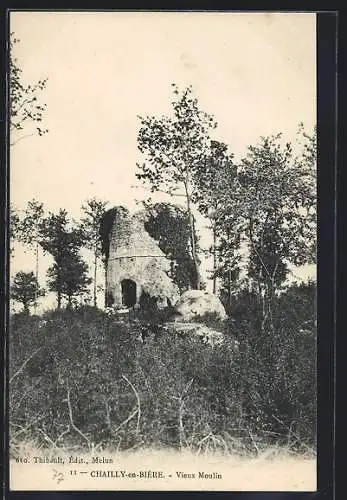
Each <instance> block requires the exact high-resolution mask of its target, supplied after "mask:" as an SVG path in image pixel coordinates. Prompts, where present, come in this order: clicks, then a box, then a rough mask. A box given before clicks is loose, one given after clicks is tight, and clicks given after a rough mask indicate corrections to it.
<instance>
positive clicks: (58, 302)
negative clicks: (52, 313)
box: [57, 290, 61, 309]
mask: <svg viewBox="0 0 347 500" xmlns="http://www.w3.org/2000/svg"><path fill="white" fill-rule="evenodd" d="M57 299H58V300H57V308H58V309H61V291H60V290H58V291H57Z"/></svg>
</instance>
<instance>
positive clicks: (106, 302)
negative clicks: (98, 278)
mask: <svg viewBox="0 0 347 500" xmlns="http://www.w3.org/2000/svg"><path fill="white" fill-rule="evenodd" d="M107 294H108V290H107V260H106V259H105V293H104V295H105V307H108V295H107Z"/></svg>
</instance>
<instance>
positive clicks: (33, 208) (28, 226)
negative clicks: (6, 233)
mask: <svg viewBox="0 0 347 500" xmlns="http://www.w3.org/2000/svg"><path fill="white" fill-rule="evenodd" d="M43 222H44V207H43V203H41V202H39V201H38V200H35V199H32V200H30V201H29V202H28V204H27V207H26V209H25V211H24V214H23V217H22V218H20V219H19V220H18V225H17V226H18V227H17V240H18V241H20V242H21V243H23V244H24V245H26V246H28V247H29V248H32V249H34V252H35V260H36V264H35V278H36V280H37V281H39V245H40V239H41V237H42V230H43Z"/></svg>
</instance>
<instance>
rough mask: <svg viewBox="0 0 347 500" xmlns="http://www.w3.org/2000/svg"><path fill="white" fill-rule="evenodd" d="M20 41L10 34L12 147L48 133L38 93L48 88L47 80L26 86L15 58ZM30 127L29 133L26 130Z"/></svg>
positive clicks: (43, 105)
mask: <svg viewBox="0 0 347 500" xmlns="http://www.w3.org/2000/svg"><path fill="white" fill-rule="evenodd" d="M19 41H20V40H19V39H18V38H15V35H14V33H11V34H10V51H9V59H10V72H9V74H10V86H9V94H10V95H9V97H10V136H11V141H10V145H11V146H14V145H15V144H16V143H17V142H19V141H21V140H22V139H25V138H26V137H30V136H32V135H34V134H35V133H37V134H38V135H40V136H42V135H44V134H46V133H47V132H48V130H47V129H46V128H42V126H41V123H42V119H43V114H44V111H45V109H46V105H45V104H39V102H38V97H37V95H38V93H39V92H42V91H43V90H44V89H45V88H46V84H47V78H45V79H40V80H39V81H38V82H36V83H34V84H31V85H26V84H25V83H24V82H23V78H22V70H21V68H20V67H19V66H18V61H17V59H16V58H15V57H14V50H15V45H16V44H18V42H19ZM26 127H27V128H28V127H29V130H30V132H29V130H28V132H27V133H24V129H25V128H26Z"/></svg>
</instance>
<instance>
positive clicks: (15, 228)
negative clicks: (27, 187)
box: [9, 203, 20, 255]
mask: <svg viewBox="0 0 347 500" xmlns="http://www.w3.org/2000/svg"><path fill="white" fill-rule="evenodd" d="M9 215H10V224H9V233H10V255H13V251H14V247H13V243H14V242H15V241H18V237H19V232H20V217H19V212H18V209H17V208H16V207H15V206H14V205H13V204H12V203H11V204H10V210H9Z"/></svg>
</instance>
